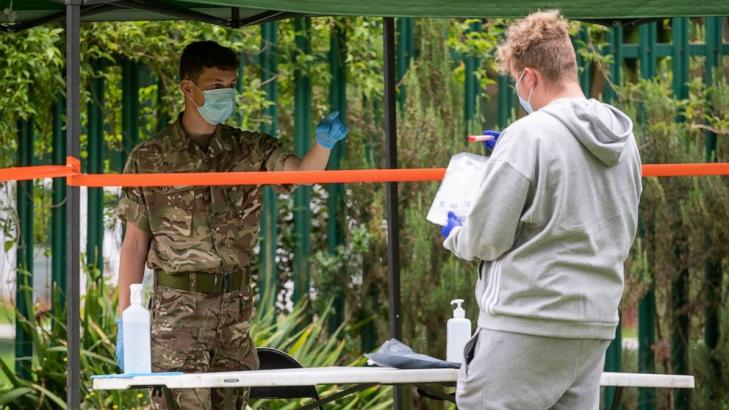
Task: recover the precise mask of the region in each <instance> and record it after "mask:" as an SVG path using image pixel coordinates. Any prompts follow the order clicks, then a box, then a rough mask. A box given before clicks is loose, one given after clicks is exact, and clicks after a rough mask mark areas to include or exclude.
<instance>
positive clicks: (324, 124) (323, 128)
mask: <svg viewBox="0 0 729 410" xmlns="http://www.w3.org/2000/svg"><path fill="white" fill-rule="evenodd" d="M348 131H349V130H348V129H347V126H346V125H344V123H343V122H342V120H340V119H339V111H334V112H333V113H331V114H329V115H327V116H326V117H325V118H324V119H323V120H321V121H320V122H319V124H317V126H316V131H315V134H316V142H317V144H319V145H321V146H322V147H324V148H327V149H332V148H334V145H335V144H336V143H337V142H338V141H341V140H343V139H344V137H346V136H347V132H348Z"/></svg>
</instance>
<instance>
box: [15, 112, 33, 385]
mask: <svg viewBox="0 0 729 410" xmlns="http://www.w3.org/2000/svg"><path fill="white" fill-rule="evenodd" d="M34 126H35V124H34V121H33V119H32V118H30V119H27V120H18V166H21V167H25V166H30V165H33V138H34V132H33V128H34ZM16 187H17V209H18V230H17V233H18V235H17V238H18V240H17V243H16V246H17V248H16V249H17V263H16V279H15V307H16V313H15V374H17V375H18V377H19V378H21V379H24V380H29V379H30V369H31V367H32V365H33V363H32V361H33V338H32V337H31V335H30V334H29V332H28V327H27V326H26V325H24V324H23V320H29V321H32V320H33V181H18V182H17V185H16Z"/></svg>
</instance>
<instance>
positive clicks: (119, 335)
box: [116, 319, 124, 372]
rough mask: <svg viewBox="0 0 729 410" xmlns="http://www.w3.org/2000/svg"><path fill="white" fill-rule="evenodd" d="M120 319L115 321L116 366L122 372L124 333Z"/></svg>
mask: <svg viewBox="0 0 729 410" xmlns="http://www.w3.org/2000/svg"><path fill="white" fill-rule="evenodd" d="M122 329H124V328H123V326H122V321H121V319H117V321H116V364H118V365H119V368H120V369H121V371H122V372H123V371H124V342H123V341H124V333H123V330H122Z"/></svg>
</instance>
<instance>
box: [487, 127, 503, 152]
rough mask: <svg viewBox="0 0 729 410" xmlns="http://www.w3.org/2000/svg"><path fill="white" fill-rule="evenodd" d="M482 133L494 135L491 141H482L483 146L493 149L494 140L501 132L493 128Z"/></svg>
mask: <svg viewBox="0 0 729 410" xmlns="http://www.w3.org/2000/svg"><path fill="white" fill-rule="evenodd" d="M483 135H490V136H492V137H494V139H492V140H491V141H484V142H483V146H484V147H486V148H487V149H489V150H491V151H493V150H494V147H495V146H496V141H497V140H498V139H499V137H500V136H501V133H500V132H499V131H494V130H484V132H483Z"/></svg>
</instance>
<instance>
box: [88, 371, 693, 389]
mask: <svg viewBox="0 0 729 410" xmlns="http://www.w3.org/2000/svg"><path fill="white" fill-rule="evenodd" d="M457 379H458V369H412V370H411V369H395V368H391V367H311V368H300V369H277V370H251V371H237V372H219V373H185V374H177V375H154V374H153V373H150V374H149V375H137V376H133V377H119V376H118V375H109V376H108V377H105V376H96V377H94V380H93V388H94V390H123V389H129V388H135V387H147V386H167V387H168V388H171V389H184V388H211V387H264V386H265V387H272V386H301V385H309V386H311V385H319V384H324V385H343V384H417V383H455V382H456V380H457ZM600 385H602V386H625V387H658V388H693V387H694V377H693V376H683V375H668V374H645V373H608V372H606V373H603V374H602V377H601V379H600Z"/></svg>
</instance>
